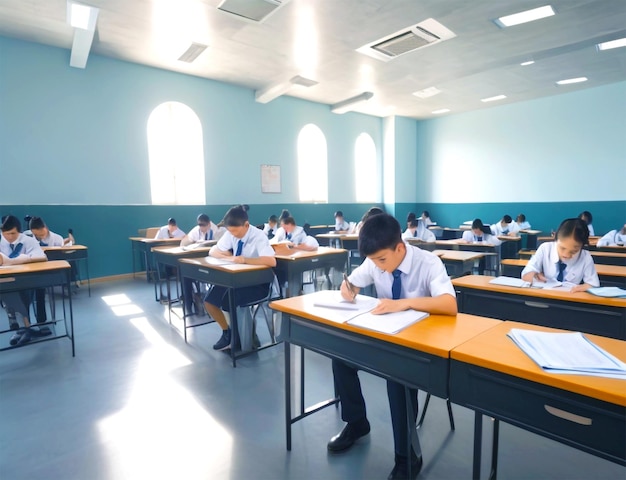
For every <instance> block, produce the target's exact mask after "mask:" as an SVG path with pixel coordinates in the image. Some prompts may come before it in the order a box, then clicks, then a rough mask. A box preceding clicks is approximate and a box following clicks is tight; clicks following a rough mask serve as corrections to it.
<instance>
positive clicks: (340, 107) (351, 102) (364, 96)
mask: <svg viewBox="0 0 626 480" xmlns="http://www.w3.org/2000/svg"><path fill="white" fill-rule="evenodd" d="M373 96H374V94H373V93H372V92H363V93H361V94H359V95H357V96H355V97H352V98H348V99H347V100H342V101H341V102H339V103H335V104H334V105H331V106H330V111H331V112H333V113H338V114H342V113H346V112H349V111H350V110H353V109H354V106H355V105H356V104H358V103H361V102H367V101H368V100H369V99H370V98H372V97H373Z"/></svg>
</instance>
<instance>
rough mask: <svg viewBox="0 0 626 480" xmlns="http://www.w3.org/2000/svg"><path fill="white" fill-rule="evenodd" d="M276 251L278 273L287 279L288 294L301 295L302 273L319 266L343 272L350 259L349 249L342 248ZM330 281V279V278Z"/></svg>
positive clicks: (327, 269)
mask: <svg viewBox="0 0 626 480" xmlns="http://www.w3.org/2000/svg"><path fill="white" fill-rule="evenodd" d="M279 252H280V250H278V251H277V252H276V268H275V270H276V273H277V274H279V277H280V278H281V279H282V278H286V279H287V296H288V297H294V296H296V295H300V292H301V291H302V274H303V273H304V272H309V271H311V270H316V269H318V268H323V269H324V270H325V273H326V276H327V277H328V271H329V270H330V269H331V268H335V269H336V270H338V271H340V272H343V271H344V269H345V267H346V262H347V261H348V251H347V250H344V249H340V248H331V247H318V249H317V250H316V251H312V252H305V251H302V250H299V251H296V252H294V253H291V254H287V255H283V254H280V253H279ZM329 281H330V280H329Z"/></svg>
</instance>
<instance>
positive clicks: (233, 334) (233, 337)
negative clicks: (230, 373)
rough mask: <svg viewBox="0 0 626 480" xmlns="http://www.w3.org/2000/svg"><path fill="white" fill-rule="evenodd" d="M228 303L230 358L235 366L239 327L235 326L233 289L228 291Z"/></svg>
mask: <svg viewBox="0 0 626 480" xmlns="http://www.w3.org/2000/svg"><path fill="white" fill-rule="evenodd" d="M228 303H229V304H230V312H229V313H230V358H231V359H232V361H233V368H236V367H237V357H236V356H235V347H236V346H237V344H238V343H239V327H238V326H237V303H236V302H235V290H234V289H232V288H231V289H230V290H229V291H228Z"/></svg>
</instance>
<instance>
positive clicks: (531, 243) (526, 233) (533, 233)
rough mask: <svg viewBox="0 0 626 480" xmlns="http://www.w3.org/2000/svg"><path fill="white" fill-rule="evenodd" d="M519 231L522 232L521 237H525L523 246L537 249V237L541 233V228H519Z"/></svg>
mask: <svg viewBox="0 0 626 480" xmlns="http://www.w3.org/2000/svg"><path fill="white" fill-rule="evenodd" d="M519 233H521V234H522V236H523V237H526V245H524V248H526V249H528V250H536V249H537V237H539V234H540V233H542V232H541V230H531V229H526V230H520V231H519Z"/></svg>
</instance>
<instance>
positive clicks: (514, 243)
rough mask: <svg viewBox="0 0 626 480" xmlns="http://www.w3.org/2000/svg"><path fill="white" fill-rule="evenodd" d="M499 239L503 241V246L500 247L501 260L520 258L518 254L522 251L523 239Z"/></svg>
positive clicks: (503, 237) (508, 237) (505, 237)
mask: <svg viewBox="0 0 626 480" xmlns="http://www.w3.org/2000/svg"><path fill="white" fill-rule="evenodd" d="M498 239H500V240H502V245H500V258H518V255H517V252H519V251H520V249H521V246H522V237H512V236H509V235H500V236H499V237H498Z"/></svg>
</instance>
